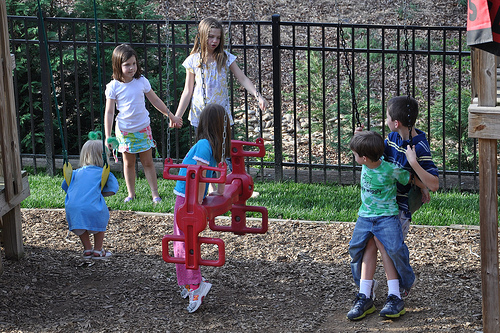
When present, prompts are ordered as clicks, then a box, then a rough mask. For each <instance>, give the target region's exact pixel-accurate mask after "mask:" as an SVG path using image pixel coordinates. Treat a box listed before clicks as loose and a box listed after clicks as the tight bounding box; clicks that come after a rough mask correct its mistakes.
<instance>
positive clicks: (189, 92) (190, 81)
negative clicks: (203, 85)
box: [175, 70, 195, 119]
mask: <svg viewBox="0 0 500 333" xmlns="http://www.w3.org/2000/svg"><path fill="white" fill-rule="evenodd" d="M194 82H195V76H194V73H192V72H190V71H189V70H186V82H184V90H183V91H182V95H181V99H180V100H179V105H178V106H177V111H176V112H175V116H176V117H180V118H181V119H182V116H183V115H184V112H185V111H186V108H187V107H188V105H189V102H190V101H191V97H192V96H193V90H194Z"/></svg>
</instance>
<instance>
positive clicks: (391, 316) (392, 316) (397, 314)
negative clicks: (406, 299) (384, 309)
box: [380, 309, 406, 319]
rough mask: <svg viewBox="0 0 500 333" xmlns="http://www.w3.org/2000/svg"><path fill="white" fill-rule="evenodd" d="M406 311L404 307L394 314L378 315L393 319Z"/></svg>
mask: <svg viewBox="0 0 500 333" xmlns="http://www.w3.org/2000/svg"><path fill="white" fill-rule="evenodd" d="M405 313H406V309H403V310H401V311H399V313H396V314H380V317H385V318H389V319H394V318H399V317H401V316H402V315H404V314H405Z"/></svg>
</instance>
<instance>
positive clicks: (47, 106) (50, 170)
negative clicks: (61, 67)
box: [38, 13, 57, 176]
mask: <svg viewBox="0 0 500 333" xmlns="http://www.w3.org/2000/svg"><path fill="white" fill-rule="evenodd" d="M38 15H40V13H39V14H38ZM43 31H44V27H43V26H42V18H41V17H38V40H39V44H40V71H41V78H40V81H41V82H42V108H43V129H44V134H45V159H46V165H47V174H48V175H49V176H54V170H55V156H54V128H53V124H52V121H53V120H52V110H51V102H50V95H51V89H50V87H51V83H50V74H49V73H50V72H49V62H48V59H47V53H46V52H48V50H46V49H45V43H44V40H45V36H44V34H43ZM56 107H57V105H56Z"/></svg>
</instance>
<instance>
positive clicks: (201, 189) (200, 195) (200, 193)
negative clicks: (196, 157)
mask: <svg viewBox="0 0 500 333" xmlns="http://www.w3.org/2000/svg"><path fill="white" fill-rule="evenodd" d="M196 165H208V164H206V163H203V162H200V161H197V162H196ZM201 175H202V176H203V177H206V176H207V170H203V172H202V173H201ZM206 186H207V183H202V182H200V183H199V185H198V203H199V204H200V205H201V203H202V202H203V198H204V197H205V188H206Z"/></svg>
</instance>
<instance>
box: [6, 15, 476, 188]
mask: <svg viewBox="0 0 500 333" xmlns="http://www.w3.org/2000/svg"><path fill="white" fill-rule="evenodd" d="M44 21H45V29H46V31H47V34H48V45H49V54H50V60H51V62H50V64H51V68H52V78H53V80H54V82H55V85H56V94H57V98H58V104H59V105H58V107H57V108H56V107H55V106H54V105H53V104H54V103H53V101H52V95H51V93H52V89H51V88H50V86H51V77H50V75H49V72H50V71H49V70H48V65H47V63H48V62H47V59H45V50H44V47H43V43H42V42H41V40H42V38H41V37H42V36H41V34H40V33H39V32H40V30H41V29H39V25H40V22H39V20H38V19H37V18H36V17H19V16H9V17H8V24H9V31H10V38H11V39H10V43H11V44H10V45H11V52H12V53H13V54H14V55H15V59H16V69H15V70H14V86H15V90H16V102H17V108H18V119H19V140H20V142H21V154H22V157H23V161H28V160H31V162H30V164H32V165H34V167H35V170H36V168H37V164H40V161H39V160H40V158H41V159H44V162H43V167H47V170H49V172H51V171H50V170H54V168H55V160H56V159H58V158H59V159H60V158H61V151H62V146H63V145H62V142H64V145H65V147H67V150H68V153H69V155H70V156H77V155H78V154H79V151H80V148H81V146H82V145H83V143H84V142H85V140H86V134H87V133H88V132H89V131H90V130H94V129H96V128H100V127H101V125H100V124H101V120H100V117H101V112H104V110H103V109H102V107H101V105H104V104H103V103H102V102H103V96H102V94H100V92H99V91H100V90H102V91H104V86H105V84H106V83H107V82H109V80H110V78H111V71H112V70H111V53H112V50H113V49H114V47H116V46H117V45H119V44H121V43H129V44H131V45H132V46H133V47H134V48H135V49H136V51H137V52H138V54H139V57H140V58H141V59H140V62H141V65H142V67H143V70H144V75H145V76H146V77H147V78H148V79H149V80H150V81H151V83H152V86H153V90H154V91H155V92H156V93H157V94H158V95H159V96H160V97H161V98H162V99H163V100H164V101H165V102H166V103H167V105H169V107H170V108H171V110H172V111H173V112H175V110H176V107H177V103H178V100H179V98H180V94H181V92H182V89H183V85H184V78H185V72H184V68H183V67H182V62H183V61H184V59H185V58H186V57H187V55H188V54H189V52H190V49H191V48H192V43H193V41H194V36H195V35H196V29H197V22H195V21H169V22H165V21H155V20H137V21H136V20H133V21H128V20H99V21H98V27H97V28H98V33H99V49H100V56H101V58H100V63H101V73H102V75H101V77H102V79H100V78H99V75H98V70H97V51H96V49H97V48H96V45H97V44H96V38H95V26H94V20H93V19H73V18H72V19H68V18H46V19H45V20H44ZM223 23H224V24H225V28H226V34H225V35H226V41H227V40H229V43H228V47H227V48H228V49H229V50H230V52H232V53H234V54H236V55H237V56H238V59H237V63H238V65H239V66H240V68H242V70H243V71H244V72H245V73H246V74H247V76H248V77H249V78H250V79H251V80H252V81H253V82H254V83H255V85H256V86H257V87H258V89H259V90H260V91H261V92H262V94H263V95H264V96H265V97H266V98H267V99H268V101H269V102H270V105H271V106H270V108H269V109H268V110H266V111H265V112H262V111H261V110H259V109H258V106H257V103H256V101H255V100H254V98H253V96H249V95H248V94H247V92H246V91H245V90H244V89H243V88H242V87H240V85H239V83H238V82H237V81H235V80H233V79H231V81H230V82H231V83H230V84H231V87H230V88H231V89H230V91H231V93H230V98H231V100H232V103H231V105H232V113H233V115H234V118H235V126H234V131H233V133H234V137H235V138H237V139H243V140H247V141H254V140H255V139H256V138H257V137H263V138H264V140H265V141H266V143H267V144H268V147H267V152H268V153H267V155H266V157H265V158H263V159H255V160H249V161H248V163H247V164H248V165H249V166H251V167H252V171H253V172H254V173H255V176H258V177H262V178H263V179H268V178H271V179H272V180H286V179H291V180H293V181H306V182H338V183H343V184H345V183H352V182H355V181H356V177H357V174H358V173H359V171H358V168H357V167H356V165H355V163H354V161H353V159H352V155H351V153H350V151H349V149H348V141H349V139H350V136H351V135H352V133H353V130H354V126H355V123H356V122H357V121H358V119H359V121H360V122H361V123H362V124H363V125H364V126H365V128H366V129H370V130H375V131H379V132H380V133H381V134H382V135H383V136H386V135H387V132H386V131H387V129H386V126H385V115H386V114H385V108H386V105H387V101H388V100H389V99H390V98H392V97H393V96H397V95H400V94H406V93H407V91H406V87H407V86H409V87H410V89H411V95H412V96H415V98H417V100H418V101H419V104H420V118H419V121H418V123H417V127H418V128H420V129H422V130H423V131H425V132H426V133H428V140H429V142H430V144H431V148H432V150H433V157H434V159H435V162H436V164H437V165H438V167H439V169H440V171H441V173H442V177H441V181H442V187H444V188H457V189H466V190H470V189H472V190H477V189H478V184H477V151H476V142H475V140H473V139H469V138H468V136H467V108H468V106H469V104H470V102H471V95H470V91H471V89H470V50H469V49H468V48H467V46H466V36H465V34H466V29H465V27H417V26H407V27H403V26H383V25H353V24H340V25H339V24H337V23H332V24H329V23H323V24H320V23H299V22H281V21H280V18H279V16H277V15H275V16H273V17H272V20H271V21H268V22H264V21H259V22H248V21H231V22H223ZM228 30H230V32H228ZM408 80H409V81H408ZM408 83H409V84H408ZM352 91H354V98H353V94H352ZM100 99H101V100H100ZM353 105H356V106H357V108H353ZM56 109H57V110H59V111H60V115H61V117H60V118H61V126H59V124H58V122H57V116H56ZM149 109H150V115H151V121H152V128H153V135H154V137H155V139H156V140H157V145H158V154H157V157H158V161H161V159H162V158H164V157H166V156H167V155H168V156H170V157H172V158H174V159H177V160H179V159H181V158H182V157H183V156H184V153H185V151H186V150H187V148H188V147H189V145H190V144H191V143H192V131H191V128H190V127H189V126H185V127H184V128H183V129H175V130H171V131H169V130H168V123H167V121H166V119H165V118H164V117H163V116H162V115H161V114H160V113H159V112H156V111H154V110H153V109H152V108H149ZM353 109H354V110H353ZM356 110H357V112H356ZM187 113H188V112H186V113H185V114H186V115H187ZM358 116H359V117H358ZM187 122H188V121H187V119H186V120H185V123H187ZM61 133H62V134H61ZM169 139H170V140H169ZM167 142H171V144H170V145H169V146H168V145H167ZM269 176H270V177H269Z"/></svg>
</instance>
